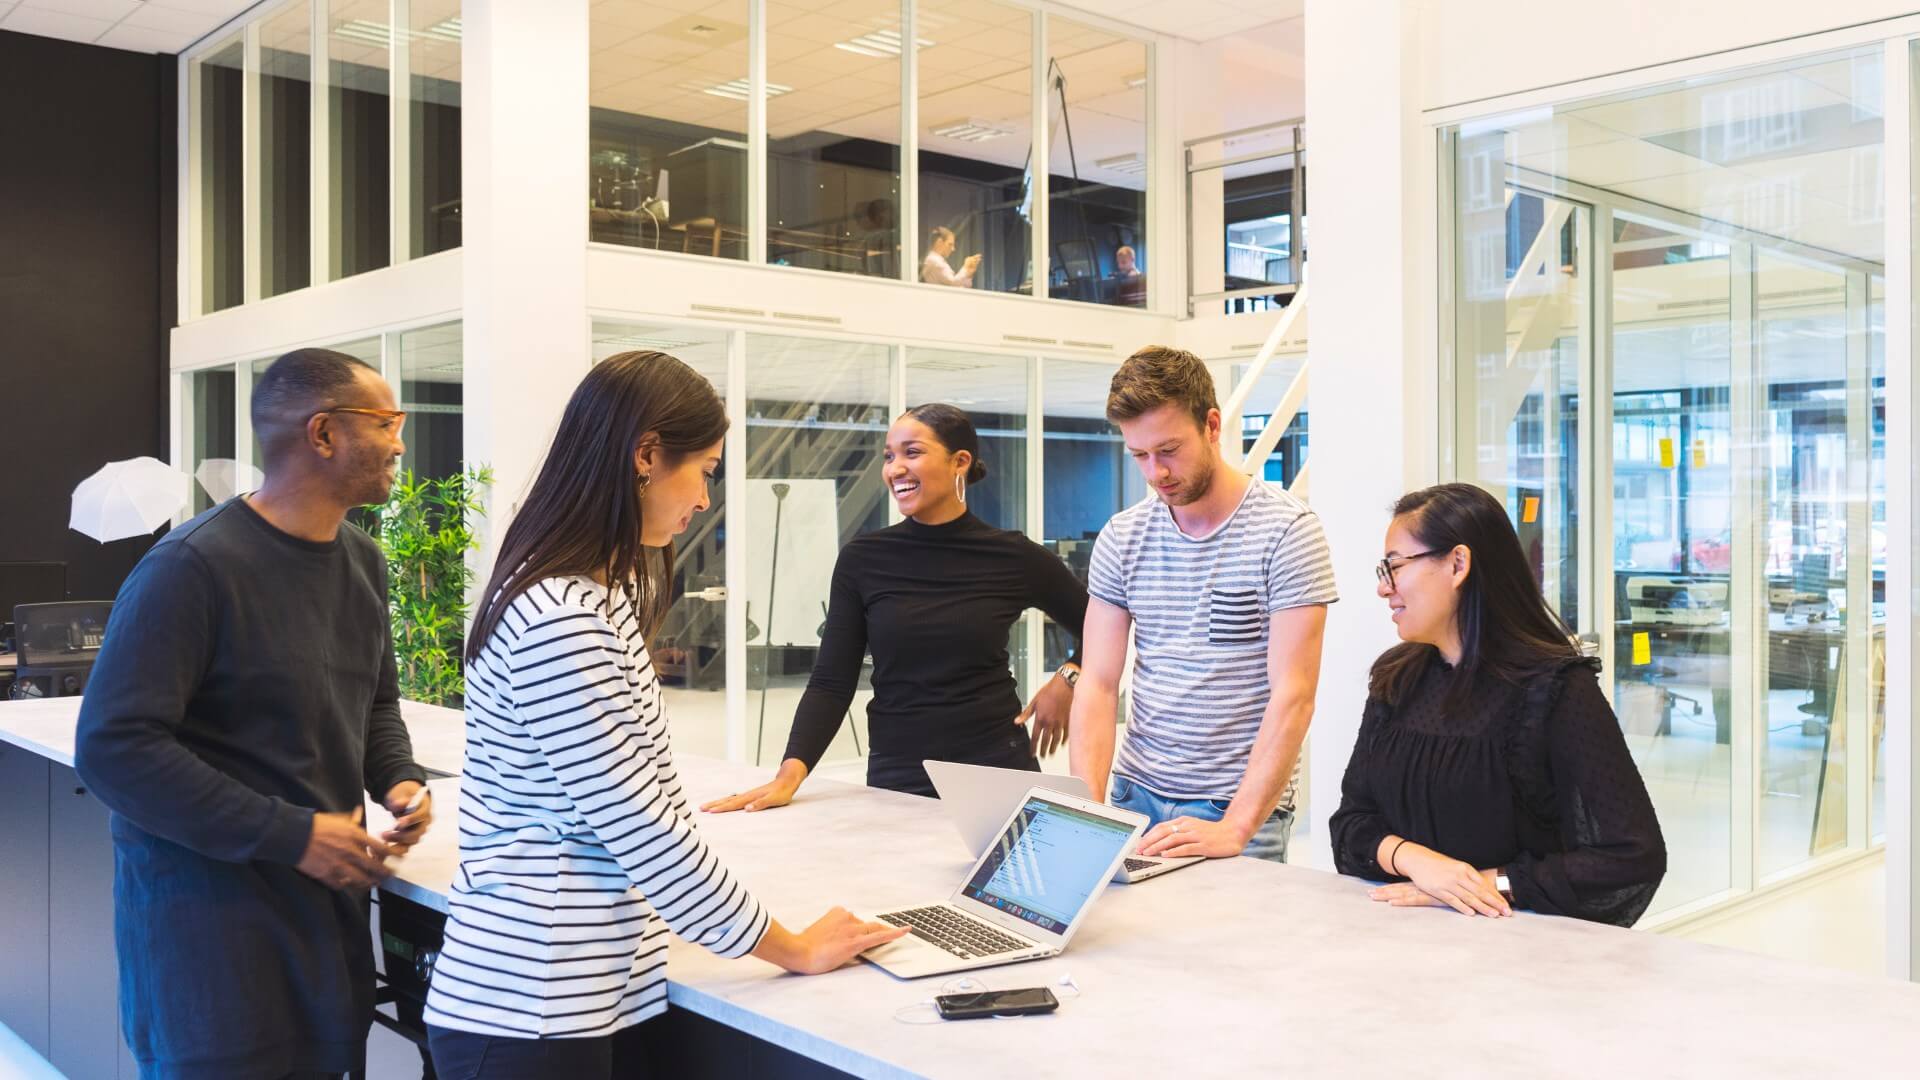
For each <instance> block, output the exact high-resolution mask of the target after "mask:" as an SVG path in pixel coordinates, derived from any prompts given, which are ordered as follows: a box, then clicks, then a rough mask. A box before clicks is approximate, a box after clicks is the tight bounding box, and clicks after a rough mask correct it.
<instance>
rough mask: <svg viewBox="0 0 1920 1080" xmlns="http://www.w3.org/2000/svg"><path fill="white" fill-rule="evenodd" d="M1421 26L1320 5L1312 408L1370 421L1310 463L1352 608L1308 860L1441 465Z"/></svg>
mask: <svg viewBox="0 0 1920 1080" xmlns="http://www.w3.org/2000/svg"><path fill="white" fill-rule="evenodd" d="M1414 18H1415V15H1414V14H1413V13H1410V12H1403V10H1402V5H1401V4H1400V3H1398V2H1396V0H1308V3H1307V37H1308V39H1309V40H1311V41H1312V42H1313V48H1312V49H1310V50H1309V51H1308V53H1307V80H1306V81H1307V115H1308V116H1310V117H1312V119H1313V127H1314V130H1315V131H1318V132H1320V133H1321V136H1322V137H1321V138H1319V139H1317V140H1316V141H1315V143H1314V148H1313V168H1312V169H1310V170H1308V172H1307V183H1308V185H1309V186H1308V200H1307V205H1308V206H1310V207H1311V208H1312V210H1311V214H1312V220H1313V225H1312V228H1313V254H1312V259H1311V264H1312V268H1311V273H1312V276H1313V299H1312V301H1311V302H1312V304H1313V366H1314V371H1313V415H1314V417H1315V418H1316V420H1319V419H1325V418H1330V417H1346V418H1350V419H1351V418H1361V417H1364V418H1365V422H1364V423H1351V422H1350V423H1328V424H1319V423H1316V424H1315V425H1314V431H1313V448H1312V456H1311V459H1310V462H1311V467H1312V469H1313V492H1314V498H1313V507H1314V509H1315V510H1316V511H1317V512H1318V513H1319V515H1320V517H1321V520H1322V522H1323V523H1324V525H1325V527H1326V531H1327V538H1328V541H1329V543H1330V544H1331V546H1332V549H1333V562H1334V574H1335V578H1336V580H1337V582H1338V585H1339V589H1340V598H1341V599H1340V602H1339V603H1337V604H1335V605H1334V606H1333V608H1332V610H1331V611H1330V613H1329V615H1328V619H1327V635H1326V649H1325V653H1324V656H1323V659H1322V661H1321V666H1320V692H1319V700H1318V708H1317V709H1316V711H1315V713H1314V720H1313V739H1312V743H1311V748H1312V749H1311V753H1310V754H1309V757H1308V766H1309V768H1310V769H1311V772H1312V777H1313V790H1314V793H1315V794H1314V798H1313V800H1312V806H1311V822H1312V824H1311V830H1312V831H1311V842H1310V843H1309V844H1307V845H1305V846H1304V848H1302V847H1299V846H1296V848H1295V850H1296V851H1297V852H1299V854H1298V855H1297V856H1296V858H1295V861H1297V862H1304V863H1307V864H1309V865H1315V866H1320V867H1324V868H1331V866H1332V848H1331V847H1330V846H1329V843H1328V838H1327V819H1328V818H1329V817H1331V816H1332V814H1333V811H1334V810H1335V809H1337V808H1338V806H1339V791H1340V777H1341V775H1342V774H1343V773H1344V772H1345V770H1346V767H1347V759H1348V757H1349V756H1350V755H1351V754H1352V752H1353V743H1354V737H1355V736H1356V734H1357V733H1358V731H1359V727H1360V713H1361V709H1362V707H1363V706H1364V704H1365V702H1366V696H1367V672H1368V670H1369V669H1370V668H1371V666H1372V664H1373V660H1374V658H1375V657H1377V656H1379V655H1380V653H1381V652H1382V651H1384V650H1385V649H1386V648H1387V647H1388V646H1390V645H1392V644H1393V643H1394V642H1395V641H1396V640H1397V639H1396V638H1395V636H1394V633H1393V624H1392V623H1391V621H1389V620H1388V618H1387V615H1386V612H1385V610H1384V609H1383V607H1382V605H1381V603H1380V601H1378V600H1377V599H1375V597H1374V594H1373V589H1374V576H1373V564H1374V563H1375V562H1376V561H1378V560H1379V558H1380V550H1381V546H1380V543H1381V537H1382V536H1383V535H1384V534H1385V532H1386V526H1387V520H1388V515H1387V508H1388V506H1389V505H1390V504H1391V503H1392V502H1393V500H1394V499H1395V498H1396V497H1397V496H1399V495H1400V494H1401V493H1402V492H1403V491H1405V490H1406V489H1407V488H1410V487H1414V486H1417V485H1420V484H1425V483H1430V482H1431V477H1432V475H1433V473H1434V470H1435V468H1436V462H1435V460H1434V445H1433V436H1432V432H1433V430H1434V424H1435V418H1434V416H1433V415H1432V414H1433V411H1434V410H1435V409H1436V408H1437V407H1438V406H1437V401H1436V398H1435V396H1434V390H1433V386H1434V382H1435V370H1436V368H1435V365H1436V363H1437V360H1436V357H1435V355H1434V342H1433V339H1432V330H1431V326H1432V324H1433V321H1434V317H1435V312H1434V302H1435V301H1434V297H1433V295H1432V294H1431V279H1425V280H1423V279H1422V278H1421V277H1420V276H1419V271H1418V269H1417V268H1416V264H1418V263H1419V262H1420V261H1421V260H1422V259H1424V260H1426V261H1427V262H1429V263H1430V262H1431V261H1432V254H1433V230H1432V222H1433V210H1432V205H1431V204H1432V202H1433V199H1434V190H1435V187H1434V184H1433V182H1432V177H1433V165H1432V158H1433V153H1434V151H1433V149H1432V141H1431V138H1430V137H1428V138H1427V139H1426V141H1425V142H1421V141H1419V140H1420V139H1421V138H1422V137H1425V135H1426V133H1425V132H1424V131H1423V130H1418V129H1417V127H1416V125H1417V118H1416V115H1417V114H1416V112H1415V110H1414V107H1413V106H1414V102H1413V83H1414V76H1415V74H1416V73H1415V72H1414V71H1413V70H1412V64H1413V60H1412V52H1411V38H1412V34H1411V31H1412V29H1413V25H1412V20H1413V19H1414ZM1335 133H1337V137H1335ZM1421 200H1424V202H1422V201H1421ZM1422 327H1425V328H1426V329H1424V330H1423V329H1422Z"/></svg>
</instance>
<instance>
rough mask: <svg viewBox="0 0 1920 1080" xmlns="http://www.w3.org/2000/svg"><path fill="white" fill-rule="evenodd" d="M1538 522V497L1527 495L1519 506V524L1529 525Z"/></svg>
mask: <svg viewBox="0 0 1920 1080" xmlns="http://www.w3.org/2000/svg"><path fill="white" fill-rule="evenodd" d="M1539 520H1540V497H1539V496H1537V495H1529V496H1527V497H1526V499H1525V501H1523V502H1521V504H1520V524H1522V525H1531V524H1533V523H1534V522H1536V521H1539Z"/></svg>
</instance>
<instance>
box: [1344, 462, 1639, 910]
mask: <svg viewBox="0 0 1920 1080" xmlns="http://www.w3.org/2000/svg"><path fill="white" fill-rule="evenodd" d="M1376 573H1377V575H1378V577H1379V589H1378V592H1379V595H1380V597H1381V598H1382V599H1384V600H1385V601H1386V602H1387V606H1388V607H1389V608H1391V609H1392V612H1393V622H1394V626H1395V628H1396V629H1397V630H1398V631H1399V634H1400V638H1401V641H1402V644H1400V645H1396V646H1395V647H1393V648H1392V649H1389V650H1388V651H1387V652H1386V653H1385V654H1384V655H1382V656H1381V657H1380V659H1379V660H1378V661H1376V662H1375V663H1374V667H1373V674H1372V678H1371V682H1370V685H1369V693H1368V699H1367V705H1366V712H1365V715H1364V716H1363V718H1362V720H1361V723H1360V736H1359V739H1358V740H1357V741H1356V743H1355V744H1354V749H1353V758H1352V760H1351V761H1349V762H1348V764H1347V774H1346V778H1345V780H1344V781H1343V782H1342V784H1341V798H1340V809H1339V811H1338V812H1336V813H1335V814H1334V815H1333V819H1332V821H1331V822H1330V827H1331V828H1330V831H1331V833H1332V840H1333V851H1334V864H1335V866H1336V867H1337V868H1338V869H1339V871H1340V872H1341V873H1343V874H1352V875H1355V876H1358V877H1364V878H1368V879H1371V880H1375V881H1383V882H1386V884H1384V885H1382V886H1380V887H1378V888H1376V889H1374V890H1373V891H1372V893H1371V894H1370V895H1371V896H1372V898H1373V899H1374V900H1376V901H1380V902H1383V903H1388V904H1392V905H1394V906H1396V907H1449V908H1452V909H1453V910H1455V911H1458V912H1460V913H1461V914H1463V915H1475V914H1478V915H1488V916H1496V917H1498V916H1508V915H1511V914H1513V912H1514V911H1515V910H1516V909H1525V910H1531V911H1536V912H1540V913H1543V914H1552V915H1570V916H1573V917H1575V918H1581V919H1588V920H1591V921H1594V922H1605V923H1613V924H1615V925H1619V926H1631V925H1632V924H1633V922H1634V921H1635V920H1636V919H1638V918H1639V917H1640V915H1641V914H1642V913H1643V912H1645V911H1646V909H1647V905H1648V904H1649V903H1650V902H1652V900H1653V894H1654V890H1655V889H1656V888H1657V887H1658V886H1659V884H1660V879H1661V878H1662V877H1663V876H1664V875H1665V874H1666V867H1667V851H1666V844H1665V842H1664V840H1663V839H1662V838H1661V835H1660V823H1659V821H1658V820H1657V819H1656V818H1655V816H1654V810H1653V802H1652V800H1651V799H1649V798H1648V797H1647V789H1646V785H1645V784H1643V783H1642V782H1641V779H1640V773H1639V770H1638V769H1637V768H1636V767H1635V765H1634V763H1633V758H1632V756H1631V755H1630V754H1629V753H1628V751H1627V744H1626V740H1625V739H1624V738H1623V737H1622V736H1621V734H1620V726H1619V723H1618V722H1617V721H1616V720H1615V718H1614V715H1613V709H1612V708H1611V707H1610V706H1609V705H1608V704H1607V700H1606V698H1605V697H1603V696H1602V695H1601V692H1600V685H1599V682H1598V680H1597V678H1596V677H1595V676H1596V673H1597V672H1598V670H1599V664H1598V663H1597V662H1596V661H1593V660H1589V659H1586V658H1584V657H1582V656H1581V655H1580V652H1579V649H1578V648H1577V646H1576V645H1575V644H1574V639H1573V635H1572V632H1571V631H1570V630H1569V629H1568V628H1567V626H1566V624H1565V623H1563V622H1561V620H1560V619H1559V617H1558V616H1556V615H1555V614H1554V613H1553V611H1552V610H1551V609H1549V608H1548V607H1547V604H1546V601H1545V600H1544V599H1543V598H1542V596H1541V594H1540V589H1539V587H1538V585H1537V584H1536V583H1535V581H1534V579H1533V575H1532V573H1531V572H1530V570H1529V569H1528V566H1527V561H1526V557H1525V555H1524V554H1523V553H1522V551H1521V548H1520V541H1519V538H1518V537H1517V536H1516V535H1515V534H1514V530H1513V525H1512V523H1511V522H1510V521H1509V520H1508V519H1507V514H1506V511H1505V509H1504V508H1503V507H1502V506H1501V505H1500V503H1499V501H1498V500H1496V499H1495V498H1494V497H1493V496H1492V495H1489V494H1487V493H1486V492H1485V491H1483V490H1481V489H1479V488H1477V487H1474V486H1472V485H1470V484H1442V485H1440V486H1438V487H1431V488H1426V489H1423V490H1420V491H1416V492H1413V493H1412V494H1410V495H1407V496H1404V497H1403V498H1401V499H1400V501H1399V502H1397V503H1395V504H1394V507H1393V521H1392V523H1391V525H1390V526H1389V527H1388V529H1387V537H1386V557H1385V558H1383V559H1381V560H1380V563H1379V566H1378V567H1377V570H1376Z"/></svg>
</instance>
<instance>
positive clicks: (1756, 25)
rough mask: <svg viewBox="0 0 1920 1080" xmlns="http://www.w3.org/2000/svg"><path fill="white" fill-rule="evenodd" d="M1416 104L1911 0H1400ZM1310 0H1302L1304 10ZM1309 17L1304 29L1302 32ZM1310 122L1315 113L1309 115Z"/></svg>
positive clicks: (1577, 75)
mask: <svg viewBox="0 0 1920 1080" xmlns="http://www.w3.org/2000/svg"><path fill="white" fill-rule="evenodd" d="M1409 5H1410V6H1412V7H1416V8H1417V9H1418V10H1419V18H1418V23H1419V27H1418V33H1417V37H1416V42H1417V50H1418V51H1417V53H1416V55H1415V57H1414V60H1415V63H1416V65H1417V68H1418V76H1417V78H1418V86H1419V104H1420V108H1422V109H1437V108H1441V107H1444V106H1448V105H1460V104H1464V103H1467V102H1472V101H1479V100H1481V99H1484V98H1491V97H1497V96H1499V95H1503V94H1513V93H1518V92H1521V91H1524V90H1534V89H1539V88H1542V87H1549V86H1556V85H1559V84H1562V83H1570V82H1575V81H1578V80H1581V79H1590V78H1593V77H1595V76H1600V75H1609V74H1612V73H1614V72H1624V71H1631V70H1633V69H1635V68H1643V67H1647V66H1649V65H1653V64H1665V63H1671V62H1673V61H1676V60H1685V59H1688V58H1690V57H1697V56H1707V55H1709V54H1712V53H1717V52H1724V51H1726V50H1728V49H1738V48H1745V47H1748V46H1752V45H1760V44H1764V43H1766V42H1771V41H1779V40H1782V39H1785V38H1793V37H1799V36H1801V35H1805V34H1813V33H1819V32H1821V31H1825V30H1833V29H1837V28H1840V27H1844V26H1857V25H1860V24H1862V23H1868V22H1872V21H1874V20H1877V19H1888V18H1894V17H1897V16H1900V15H1907V14H1911V13H1912V12H1913V11H1914V6H1913V3H1912V2H1911V0H1905V2H1902V0H1844V2H1843V3H1838V4H1809V3H1805V2H1802V0H1741V2H1732V0H1706V2H1702V0H1691V2H1685V3H1680V2H1673V0H1609V2H1607V3H1593V2H1592V0H1532V2H1529V3H1516V2H1515V0H1409ZM1313 6H1314V5H1313V4H1309V5H1308V14H1309V18H1311V15H1312V8H1313ZM1311 25H1312V24H1311V22H1309V28H1310V32H1311ZM1315 119H1316V121H1319V122H1324V118H1323V117H1319V116H1316V118H1315Z"/></svg>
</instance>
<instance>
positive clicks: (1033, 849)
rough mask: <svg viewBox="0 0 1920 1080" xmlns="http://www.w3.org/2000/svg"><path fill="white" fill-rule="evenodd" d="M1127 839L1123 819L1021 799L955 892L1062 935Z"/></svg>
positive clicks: (1130, 833)
mask: <svg viewBox="0 0 1920 1080" xmlns="http://www.w3.org/2000/svg"><path fill="white" fill-rule="evenodd" d="M1132 836H1133V829H1132V828H1131V827H1129V826H1128V825H1127V824H1126V823H1125V822H1122V821H1115V820H1113V819H1111V818H1106V817H1101V816H1100V815H1098V814H1090V813H1087V812H1086V811H1084V810H1078V809H1075V808H1073V807H1069V806H1062V805H1061V804H1059V803H1056V802H1051V801H1048V800H1046V799H1042V798H1037V797H1035V798H1029V799H1028V800H1027V803H1026V805H1025V806H1023V807H1021V808H1020V813H1018V814H1017V815H1015V816H1014V819H1013V823H1012V824H1011V825H1009V826H1007V830H1006V831H1005V832H1003V833H1001V834H1000V838H999V839H998V840H995V841H994V843H993V847H992V849H990V850H989V851H988V852H987V855H986V858H984V859H982V860H981V861H980V865H979V867H978V868H976V869H975V870H974V873H973V879H972V880H971V881H968V882H967V883H966V885H964V886H963V887H962V888H961V890H960V894H961V895H962V896H965V897H966V898H967V899H969V900H974V901H978V902H979V903H982V904H985V905H987V906H988V907H991V908H996V909H998V910H1000V911H1004V912H1006V913H1007V914H1009V915H1012V916H1013V917H1015V918H1017V919H1022V920H1025V921H1026V922H1028V923H1030V924H1032V925H1033V926H1034V927H1036V928H1038V929H1041V930H1045V931H1047V932H1049V933H1052V934H1065V933H1066V932H1067V927H1068V926H1070V925H1072V923H1073V919H1074V916H1076V915H1078V914H1080V909H1081V908H1083V907H1085V906H1086V904H1087V900H1088V898H1090V897H1091V896H1093V894H1094V893H1095V892H1096V891H1097V890H1099V888H1100V887H1101V886H1102V885H1103V884H1105V883H1106V880H1107V876H1108V874H1110V873H1111V872H1112V869H1113V860H1114V859H1115V858H1117V857H1118V856H1119V855H1120V853H1121V852H1122V851H1124V850H1125V849H1126V846H1127V841H1128V840H1129V839H1131V837H1132Z"/></svg>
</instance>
